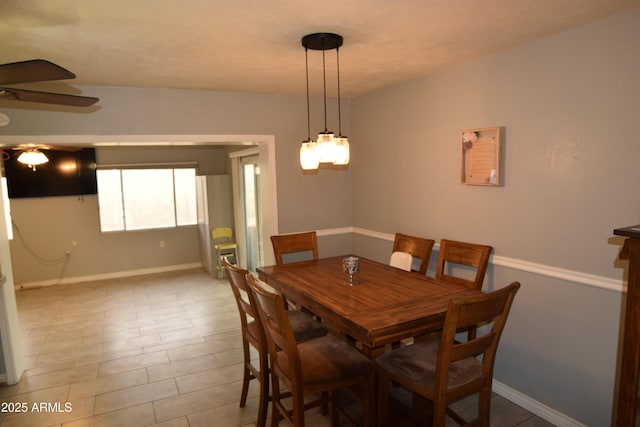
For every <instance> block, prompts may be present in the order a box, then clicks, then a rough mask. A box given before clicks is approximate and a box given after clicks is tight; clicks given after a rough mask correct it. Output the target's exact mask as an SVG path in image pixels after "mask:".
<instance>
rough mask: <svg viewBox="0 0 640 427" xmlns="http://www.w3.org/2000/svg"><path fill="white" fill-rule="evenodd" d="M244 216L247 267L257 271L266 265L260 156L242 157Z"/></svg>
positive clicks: (241, 178)
mask: <svg viewBox="0 0 640 427" xmlns="http://www.w3.org/2000/svg"><path fill="white" fill-rule="evenodd" d="M239 160H240V165H241V168H240V171H241V173H240V175H241V176H240V180H241V189H240V191H241V196H242V202H241V205H242V216H243V219H244V225H245V228H244V230H245V236H244V248H245V250H246V252H245V256H246V263H247V265H246V268H247V270H250V271H255V270H256V268H257V267H259V266H261V265H264V259H263V252H262V250H263V248H262V221H261V218H262V213H261V212H260V165H259V163H258V160H259V157H258V156H247V157H240V158H239Z"/></svg>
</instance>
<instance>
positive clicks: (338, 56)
mask: <svg viewBox="0 0 640 427" xmlns="http://www.w3.org/2000/svg"><path fill="white" fill-rule="evenodd" d="M339 51H340V47H336V68H337V69H338V136H342V113H341V110H340V108H341V107H340V104H341V102H340V52H339ZM325 114H326V113H325Z"/></svg>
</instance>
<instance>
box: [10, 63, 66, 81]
mask: <svg viewBox="0 0 640 427" xmlns="http://www.w3.org/2000/svg"><path fill="white" fill-rule="evenodd" d="M75 78H76V75H75V74H73V73H72V72H71V71H69V70H67V69H65V68H62V67H61V66H59V65H56V64H54V63H53V62H49V61H47V60H44V59H32V60H30V61H21V62H12V63H10V64H2V65H0V85H12V84H17V83H29V82H45V81H49V80H66V79H75Z"/></svg>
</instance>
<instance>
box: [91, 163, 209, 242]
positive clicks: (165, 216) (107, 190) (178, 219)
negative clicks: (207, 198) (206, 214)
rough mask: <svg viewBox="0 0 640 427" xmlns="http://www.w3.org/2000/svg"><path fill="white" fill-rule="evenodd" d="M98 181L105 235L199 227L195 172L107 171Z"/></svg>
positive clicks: (156, 170)
mask: <svg viewBox="0 0 640 427" xmlns="http://www.w3.org/2000/svg"><path fill="white" fill-rule="evenodd" d="M97 178H98V204H99V205H100V230H101V231H103V232H104V231H129V230H148V229H153V228H166V227H178V226H183V225H193V224H196V223H197V213H196V170H195V169H193V168H185V169H108V170H107V169H105V170H98V171H97Z"/></svg>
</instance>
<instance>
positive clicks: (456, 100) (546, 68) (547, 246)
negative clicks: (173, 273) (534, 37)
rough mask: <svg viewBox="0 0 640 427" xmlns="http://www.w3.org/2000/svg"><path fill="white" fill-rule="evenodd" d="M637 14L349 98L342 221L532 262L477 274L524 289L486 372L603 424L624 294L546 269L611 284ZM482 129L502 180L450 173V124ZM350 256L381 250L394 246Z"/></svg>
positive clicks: (632, 170) (634, 75)
mask: <svg viewBox="0 0 640 427" xmlns="http://www.w3.org/2000/svg"><path fill="white" fill-rule="evenodd" d="M639 22H640V10H637V9H636V10H635V11H634V12H632V13H627V14H622V15H618V16H614V17H611V18H609V19H605V20H602V21H599V22H596V23H593V24H591V25H587V26H584V27H582V28H579V29H576V30H573V31H568V32H565V33H562V34H559V35H556V36H553V37H548V38H545V39H542V40H540V41H537V42H534V43H531V44H527V45H524V46H522V47H519V48H516V49H512V50H509V51H505V52H502V53H500V54H497V55H493V56H487V57H484V58H481V59H479V60H476V61H471V62H467V63H464V64H460V65H459V66H457V67H455V68H452V69H448V70H443V71H441V72H438V73H435V74H433V75H430V76H427V77H424V78H420V79H416V80H413V81H409V82H405V83H403V84H399V85H396V86H394V87H390V88H386V89H384V90H380V91H377V92H375V93H370V94H367V95H365V96H361V97H358V98H356V99H354V100H352V103H351V116H350V117H351V128H352V130H351V136H352V138H353V141H355V143H354V144H353V147H354V148H353V163H352V176H353V215H354V219H353V225H354V226H355V227H360V228H363V229H366V230H373V231H376V232H383V233H393V232H396V231H402V232H405V233H409V234H416V235H419V236H425V237H430V238H434V239H436V240H439V239H441V238H452V239H460V240H466V241H472V242H477V243H486V244H491V245H493V247H494V248H495V255H496V256H499V257H504V258H503V260H511V262H515V261H525V262H529V263H535V264H536V265H537V266H538V267H537V268H538V269H539V270H542V274H531V273H530V272H525V271H523V270H522V269H514V268H506V267H502V266H494V267H492V269H491V270H490V272H489V277H488V280H487V282H486V283H485V289H492V288H497V287H501V286H504V285H505V284H507V283H509V282H511V281H513V280H519V281H521V282H522V285H523V287H522V289H521V291H520V293H519V295H518V296H517V297H516V302H515V305H514V307H513V312H512V316H511V319H510V323H509V324H508V326H507V330H506V332H505V337H504V341H503V343H502V345H501V349H500V352H499V356H498V363H497V366H496V378H497V379H498V380H499V381H501V382H503V383H505V384H506V385H508V386H510V387H513V388H515V389H517V390H518V391H520V392H522V393H525V394H526V395H529V396H530V397H532V398H534V399H537V400H538V401H540V402H542V403H544V404H546V405H548V406H550V407H551V408H554V409H557V410H559V411H560V412H562V413H564V414H567V415H568V416H570V417H572V418H574V419H576V420H579V421H581V422H583V423H585V424H587V425H590V426H606V425H609V424H610V422H611V408H612V399H613V394H614V381H615V375H616V354H617V341H618V332H619V330H618V327H619V320H620V316H621V314H620V308H621V295H620V293H619V292H616V291H611V290H608V289H605V288H603V287H593V286H587V284H586V283H580V280H577V282H578V283H575V281H573V280H572V281H563V280H558V279H553V278H551V277H552V276H553V274H551V273H553V272H554V270H553V269H554V268H560V269H563V270H568V271H571V272H575V273H574V274H573V276H575V277H577V278H579V277H580V275H595V276H598V277H604V278H605V279H606V278H610V279H612V280H614V281H616V282H617V281H619V282H618V283H620V288H621V287H622V278H623V269H622V268H620V265H619V263H617V262H616V257H617V254H618V251H619V249H620V246H619V245H620V239H612V230H613V229H614V228H617V227H621V226H626V225H632V224H637V223H640V198H639V197H638V189H637V184H638V183H639V182H640V167H638V159H640V142H639V141H638V136H637V135H638V132H637V122H638V111H639V110H638V99H640V26H639V25H638V23H639ZM494 126H501V127H504V130H505V139H504V142H505V150H504V167H505V171H504V172H505V173H504V178H505V180H504V186H502V187H499V188H489V187H480V186H466V185H462V184H460V163H461V161H460V156H461V153H460V133H461V131H462V130H463V129H469V128H481V127H494ZM358 141H362V142H363V143H362V144H358ZM365 142H366V143H365ZM355 251H356V252H357V253H361V254H363V255H367V256H371V257H377V258H379V259H381V260H387V259H388V253H389V252H388V251H390V243H389V242H385V244H381V243H380V242H379V241H378V243H373V242H372V239H370V238H366V237H359V238H357V239H356V242H355ZM436 255H437V253H436ZM503 264H505V263H504V262H503ZM545 271H548V272H549V274H546V273H545ZM604 281H605V282H606V280H604Z"/></svg>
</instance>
